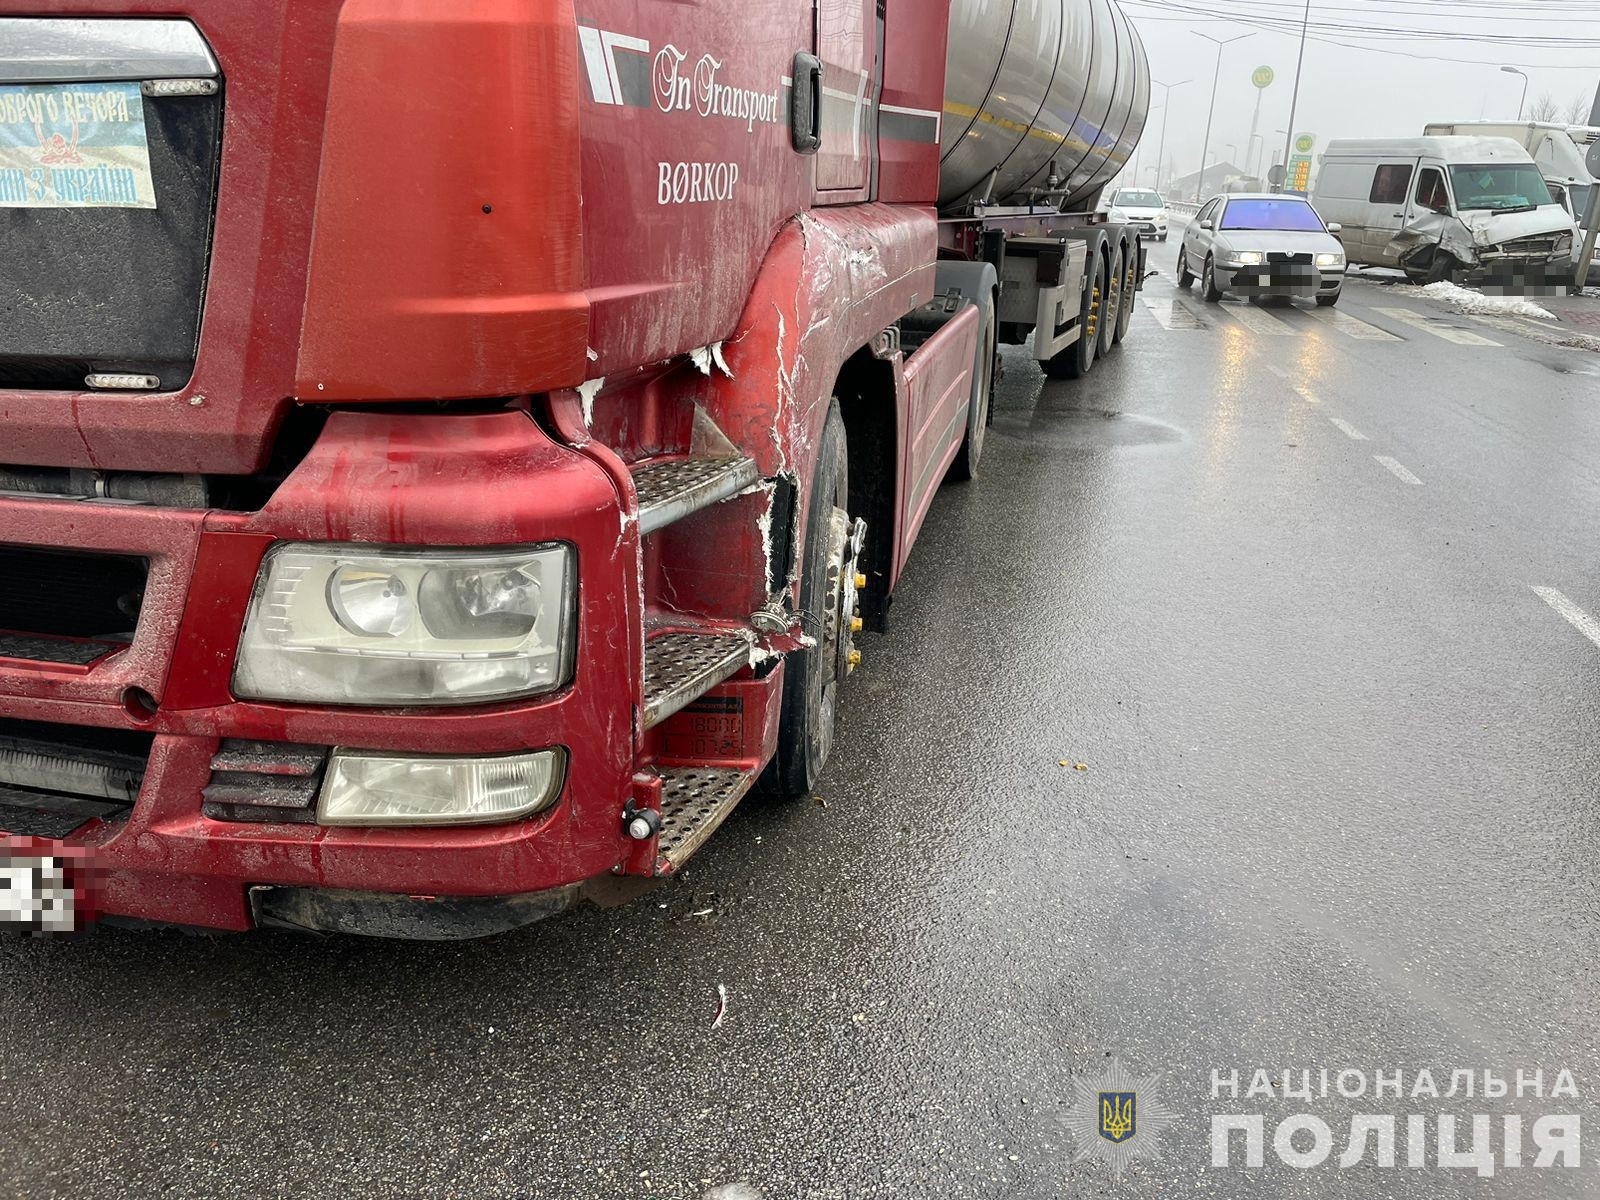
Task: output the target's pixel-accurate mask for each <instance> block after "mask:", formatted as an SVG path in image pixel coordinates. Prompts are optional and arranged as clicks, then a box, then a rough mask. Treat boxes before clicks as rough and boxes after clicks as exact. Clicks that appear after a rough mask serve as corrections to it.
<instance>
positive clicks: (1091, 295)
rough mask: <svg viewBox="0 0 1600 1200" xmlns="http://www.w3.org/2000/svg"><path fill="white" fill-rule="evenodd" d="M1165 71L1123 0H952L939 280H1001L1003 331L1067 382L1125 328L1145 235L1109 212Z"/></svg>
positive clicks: (959, 289) (970, 284)
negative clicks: (1101, 207)
mask: <svg viewBox="0 0 1600 1200" xmlns="http://www.w3.org/2000/svg"><path fill="white" fill-rule="evenodd" d="M1149 109H1150V70H1149V65H1148V62H1147V60H1146V58H1145V52H1144V45H1143V43H1142V42H1141V41H1140V39H1139V34H1138V32H1137V31H1136V30H1135V29H1134V27H1133V24H1132V22H1130V21H1129V20H1128V18H1127V16H1126V14H1124V13H1123V12H1122V10H1121V9H1120V8H1119V7H1117V4H1116V2H1115V0H953V3H952V4H951V12H950V45H949V57H948V62H947V67H946V75H945V101H944V126H943V133H942V138H941V141H942V146H941V162H940V174H939V213H940V232H941V237H940V253H941V256H942V258H941V263H940V291H941V292H942V293H944V294H946V295H949V296H951V300H952V303H953V302H954V301H955V297H954V295H952V293H960V294H961V295H962V296H969V295H972V294H975V292H976V291H977V289H980V288H981V287H982V286H983V279H984V278H985V277H986V275H987V271H986V268H992V269H993V271H994V273H995V275H996V276H997V277H998V280H999V283H1000V288H1001V291H1000V302H999V308H998V311H997V318H998V326H999V328H998V335H999V341H1001V342H1007V343H1010V344H1013V345H1022V344H1025V343H1026V342H1027V341H1028V338H1029V335H1030V334H1031V335H1032V337H1033V354H1034V357H1035V358H1037V359H1038V360H1039V361H1040V363H1041V364H1042V365H1043V367H1044V370H1045V373H1046V374H1048V375H1051V376H1052V377H1056V378H1076V377H1078V376H1080V375H1083V374H1086V373H1087V372H1088V371H1089V370H1090V369H1091V368H1092V367H1093V366H1094V363H1095V360H1096V358H1097V357H1099V356H1100V355H1103V354H1105V353H1106V352H1108V351H1110V350H1111V349H1112V348H1113V347H1114V346H1115V345H1116V344H1117V343H1118V342H1120V341H1121V340H1122V336H1123V334H1125V333H1126V332H1127V328H1128V322H1129V321H1130V319H1131V318H1132V314H1133V304H1134V295H1135V293H1136V292H1137V291H1138V290H1139V288H1140V286H1141V282H1142V280H1143V278H1144V251H1143V248H1142V246H1141V244H1140V242H1139V238H1138V235H1137V232H1136V231H1135V230H1134V229H1132V228H1131V227H1129V226H1125V225H1116V224H1112V223H1111V222H1110V221H1109V220H1108V219H1107V217H1106V216H1105V215H1104V214H1101V213H1097V212H1096V206H1097V205H1098V204H1099V201H1100V196H1101V193H1102V192H1103V191H1104V190H1105V187H1106V185H1107V184H1108V183H1110V182H1111V180H1112V179H1113V178H1114V177H1115V176H1116V175H1117V174H1118V173H1119V172H1120V171H1121V170H1122V169H1123V167H1124V166H1125V165H1126V164H1127V162H1128V160H1129V158H1130V157H1131V155H1132V154H1133V150H1134V147H1135V146H1136V145H1137V144H1138V141H1139V137H1140V135H1141V134H1142V133H1143V131H1144V124H1145V118H1146V117H1147V116H1148V114H1149Z"/></svg>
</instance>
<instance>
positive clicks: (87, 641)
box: [0, 545, 148, 666]
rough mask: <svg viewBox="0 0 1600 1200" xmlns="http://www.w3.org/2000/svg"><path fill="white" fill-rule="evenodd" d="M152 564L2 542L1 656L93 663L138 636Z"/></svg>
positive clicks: (137, 560) (41, 660)
mask: <svg viewBox="0 0 1600 1200" xmlns="http://www.w3.org/2000/svg"><path fill="white" fill-rule="evenodd" d="M147 571H148V566H147V564H146V562H145V560H144V559H142V558H134V557H132V556H130V555H122V554H86V553H81V552H77V551H67V550H41V549H39V548H37V547H34V546H6V545H0V656H4V657H7V658H24V659H31V660H34V661H37V662H50V663H72V664H76V665H79V666H87V665H88V664H89V663H91V662H94V661H95V660H96V659H99V658H102V657H104V656H105V655H106V654H108V653H110V652H111V651H112V650H114V649H117V648H119V647H120V646H122V645H124V644H125V643H127V642H128V641H131V640H132V638H133V632H134V628H135V627H136V626H137V625H138V622H139V609H140V606H141V605H142V604H143V601H144V585H145V577H146V574H147Z"/></svg>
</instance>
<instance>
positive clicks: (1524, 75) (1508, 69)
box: [1500, 67, 1528, 121]
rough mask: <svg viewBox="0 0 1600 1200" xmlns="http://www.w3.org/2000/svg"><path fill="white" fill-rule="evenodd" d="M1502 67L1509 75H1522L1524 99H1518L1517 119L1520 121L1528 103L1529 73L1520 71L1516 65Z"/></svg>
mask: <svg viewBox="0 0 1600 1200" xmlns="http://www.w3.org/2000/svg"><path fill="white" fill-rule="evenodd" d="M1500 69H1501V70H1502V71H1504V72H1505V73H1506V74H1507V75H1521V76H1522V99H1520V100H1518V101H1517V120H1519V121H1520V120H1522V110H1523V108H1524V106H1526V105H1527V103H1528V73H1527V72H1526V71H1519V70H1517V68H1516V67H1501V68H1500Z"/></svg>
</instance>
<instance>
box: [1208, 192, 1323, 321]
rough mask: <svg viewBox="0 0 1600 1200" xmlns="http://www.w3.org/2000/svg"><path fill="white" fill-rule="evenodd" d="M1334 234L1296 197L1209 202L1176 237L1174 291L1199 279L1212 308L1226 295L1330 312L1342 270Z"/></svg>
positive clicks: (1219, 198) (1265, 195) (1236, 197)
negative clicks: (1296, 302) (1281, 299)
mask: <svg viewBox="0 0 1600 1200" xmlns="http://www.w3.org/2000/svg"><path fill="white" fill-rule="evenodd" d="M1338 232H1339V226H1337V225H1325V224H1323V221H1322V218H1321V217H1320V216H1318V215H1317V210H1316V209H1314V208H1312V207H1311V205H1310V204H1309V203H1308V202H1307V201H1305V200H1302V199H1301V198H1300V197H1299V196H1289V195H1281V194H1268V193H1255V192H1249V193H1241V194H1239V195H1231V196H1213V197H1212V198H1211V199H1210V200H1209V201H1207V202H1206V204H1205V205H1204V206H1203V207H1202V208H1201V209H1200V211H1199V212H1197V213H1196V214H1195V215H1194V220H1193V221H1191V222H1190V223H1189V228H1188V230H1187V231H1185V233H1184V235H1183V244H1182V246H1180V247H1179V249H1178V286H1179V287H1188V286H1189V285H1191V284H1192V283H1194V281H1195V278H1196V276H1197V275H1198V277H1199V279H1200V287H1201V290H1202V292H1203V293H1204V295H1205V298H1206V299H1207V300H1209V301H1211V302H1212V303H1213V304H1214V303H1216V302H1217V301H1218V300H1221V299H1222V298H1223V296H1225V295H1227V293H1229V292H1239V293H1242V294H1243V295H1246V296H1249V297H1252V298H1254V297H1259V296H1302V297H1305V298H1307V299H1311V298H1315V299H1316V302H1317V303H1318V304H1320V305H1323V306H1324V307H1326V306H1328V305H1332V304H1337V303H1339V293H1340V291H1341V290H1342V289H1343V287H1344V266H1345V259H1344V246H1342V245H1341V244H1340V242H1339V239H1338V238H1337V237H1335V236H1334V235H1335V234H1337V233H1338Z"/></svg>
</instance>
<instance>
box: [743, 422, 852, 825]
mask: <svg viewBox="0 0 1600 1200" xmlns="http://www.w3.org/2000/svg"><path fill="white" fill-rule="evenodd" d="M849 495H850V466H849V458H848V456H847V454H846V443H845V432H844V418H843V417H841V416H840V415H839V402H838V400H834V401H833V402H832V403H830V404H829V406H828V417H827V420H826V421H825V422H824V423H823V426H822V439H821V441H820V443H819V444H818V446H817V467H816V472H815V474H814V475H813V476H812V481H811V502H810V508H809V510H808V513H807V520H806V541H805V557H804V559H803V560H802V562H801V568H800V569H801V575H800V611H801V614H802V625H803V626H804V629H805V632H806V634H807V635H809V636H810V637H811V638H814V639H815V644H814V645H811V646H808V647H806V648H805V649H803V650H797V651H795V652H794V653H792V654H790V655H789V656H788V659H787V660H786V661H785V664H784V669H783V715H782V717H781V718H780V719H779V722H778V752H777V754H776V755H775V756H774V758H773V760H772V764H771V766H769V767H768V768H767V771H766V774H765V776H764V777H763V779H762V783H763V786H764V789H765V790H767V791H770V792H774V793H776V794H778V795H780V796H784V797H788V798H793V797H798V796H805V795H807V794H809V793H810V791H811V789H812V788H813V787H815V786H816V782H817V778H818V777H819V776H820V775H821V774H822V768H823V767H824V766H826V765H827V762H828V756H829V754H830V753H832V751H833V734H834V723H835V721H836V719H837V716H838V709H839V688H840V685H841V684H842V683H843V682H844V680H845V677H846V676H847V675H849V674H850V672H851V671H852V670H854V669H855V664H856V663H857V661H859V655H858V654H857V653H856V648H855V619H856V611H857V609H856V572H857V571H858V570H859V569H860V566H859V563H860V558H861V547H862V544H863V543H864V542H865V541H866V533H867V525H866V522H865V521H859V520H858V521H852V520H851V519H850V514H849V512H848V510H847V508H846V505H847V503H848V501H849Z"/></svg>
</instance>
